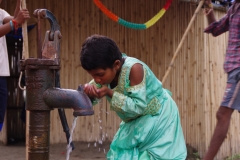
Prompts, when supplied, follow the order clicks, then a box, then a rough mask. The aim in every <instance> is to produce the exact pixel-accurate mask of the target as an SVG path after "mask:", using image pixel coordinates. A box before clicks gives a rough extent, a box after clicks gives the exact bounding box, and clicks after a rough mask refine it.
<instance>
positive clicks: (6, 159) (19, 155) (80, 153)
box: [0, 142, 109, 160]
mask: <svg viewBox="0 0 240 160" xmlns="http://www.w3.org/2000/svg"><path fill="white" fill-rule="evenodd" d="M74 146H75V149H74V150H73V151H72V152H71V153H70V158H69V160H94V159H95V160H106V153H107V151H108V149H109V143H108V142H104V143H103V144H102V145H101V146H100V147H98V146H97V147H94V143H90V145H89V143H86V142H74ZM88 146H89V147H88ZM66 147H67V144H54V145H50V154H49V159H50V160H66V152H67V150H66ZM104 149H105V153H104ZM99 150H100V151H99ZM25 159H26V148H25V144H24V142H16V143H14V144H10V145H7V146H4V145H0V160H25Z"/></svg>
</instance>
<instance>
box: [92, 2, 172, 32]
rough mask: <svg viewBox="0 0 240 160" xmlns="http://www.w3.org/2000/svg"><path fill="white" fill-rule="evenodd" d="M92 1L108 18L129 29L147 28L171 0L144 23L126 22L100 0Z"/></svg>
mask: <svg viewBox="0 0 240 160" xmlns="http://www.w3.org/2000/svg"><path fill="white" fill-rule="evenodd" d="M94 3H95V4H96V6H97V7H98V8H99V9H100V10H101V11H102V12H103V13H104V14H105V15H106V16H108V17H109V18H110V19H112V20H113V21H115V22H117V23H119V24H121V25H123V26H125V27H127V28H131V29H147V28H149V27H151V26H152V25H154V24H155V23H156V22H157V21H158V20H159V19H160V18H161V17H162V16H163V15H164V13H165V12H166V11H167V10H168V8H169V7H170V5H171V3H172V0H167V1H166V3H165V5H164V7H163V8H162V9H161V10H160V11H159V12H158V13H157V14H156V15H155V16H154V17H152V19H150V20H149V21H147V22H146V23H144V24H138V23H132V22H128V21H125V20H124V19H121V18H120V17H118V16H116V15H115V14H114V13H112V12H111V11H109V10H108V9H107V8H106V7H105V6H104V5H103V4H102V3H101V2H100V0H94Z"/></svg>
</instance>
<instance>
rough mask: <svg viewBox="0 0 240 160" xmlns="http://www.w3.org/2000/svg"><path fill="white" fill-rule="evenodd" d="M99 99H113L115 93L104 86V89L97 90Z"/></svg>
mask: <svg viewBox="0 0 240 160" xmlns="http://www.w3.org/2000/svg"><path fill="white" fill-rule="evenodd" d="M97 94H98V98H102V97H104V96H108V97H110V98H112V95H113V91H112V90H111V89H109V88H108V87H107V86H102V88H99V89H97Z"/></svg>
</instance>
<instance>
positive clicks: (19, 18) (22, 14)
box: [0, 0, 30, 37]
mask: <svg viewBox="0 0 240 160" xmlns="http://www.w3.org/2000/svg"><path fill="white" fill-rule="evenodd" d="M20 2H21V0H17V4H16V8H15V12H14V17H13V16H7V17H5V18H4V19H3V25H1V26H0V37H2V36H4V35H6V34H7V33H9V32H10V31H11V30H12V26H11V23H10V21H11V20H15V21H16V23H17V24H18V25H21V24H22V23H24V22H25V20H26V19H29V18H30V16H29V12H28V10H27V9H23V10H20ZM12 25H13V27H14V24H13V23H12Z"/></svg>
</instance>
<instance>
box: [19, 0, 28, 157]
mask: <svg viewBox="0 0 240 160" xmlns="http://www.w3.org/2000/svg"><path fill="white" fill-rule="evenodd" d="M21 8H22V9H26V8H27V6H26V0H21ZM22 36H23V52H22V59H27V58H29V53H28V35H27V21H25V22H24V23H23V24H22ZM28 126H29V112H28V111H26V159H28V139H29V138H28V135H29V134H28V132H29V131H28Z"/></svg>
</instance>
